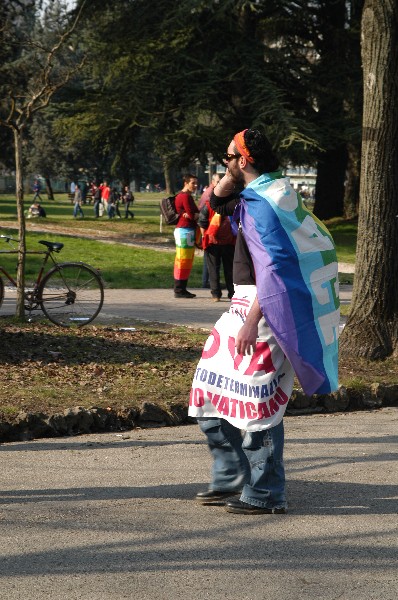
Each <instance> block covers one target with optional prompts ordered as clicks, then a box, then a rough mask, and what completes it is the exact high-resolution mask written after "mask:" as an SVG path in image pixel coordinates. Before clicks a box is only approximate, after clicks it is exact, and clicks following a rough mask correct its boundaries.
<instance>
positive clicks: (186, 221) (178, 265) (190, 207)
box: [174, 173, 199, 298]
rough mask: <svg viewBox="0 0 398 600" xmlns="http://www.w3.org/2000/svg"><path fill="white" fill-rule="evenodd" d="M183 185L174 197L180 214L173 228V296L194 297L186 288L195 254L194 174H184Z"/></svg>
mask: <svg viewBox="0 0 398 600" xmlns="http://www.w3.org/2000/svg"><path fill="white" fill-rule="evenodd" d="M183 181H184V186H183V188H182V190H181V192H180V193H179V194H177V195H176V197H175V208H176V212H177V213H178V214H179V215H180V216H179V218H178V221H177V223H176V227H175V230H174V239H175V243H176V257H175V261H174V298H195V297H196V294H192V293H191V292H189V291H188V290H187V284H188V278H189V275H190V273H191V270H192V265H193V259H194V256H195V238H196V230H197V225H196V221H197V219H198V216H199V209H198V207H197V206H196V204H195V201H194V199H193V196H192V194H193V193H195V192H196V189H197V187H198V178H197V177H196V176H195V175H191V174H189V173H188V174H187V175H185V176H184V179H183Z"/></svg>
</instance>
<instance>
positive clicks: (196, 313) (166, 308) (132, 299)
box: [0, 285, 352, 329]
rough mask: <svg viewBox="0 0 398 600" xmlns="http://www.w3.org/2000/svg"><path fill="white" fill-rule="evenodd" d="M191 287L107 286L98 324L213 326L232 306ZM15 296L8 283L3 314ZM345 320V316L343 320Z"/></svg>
mask: <svg viewBox="0 0 398 600" xmlns="http://www.w3.org/2000/svg"><path fill="white" fill-rule="evenodd" d="M189 289H190V291H192V292H194V293H195V294H197V296H196V298H192V299H189V300H187V299H175V298H174V293H173V290H172V289H169V290H167V289H149V290H137V289H130V290H114V289H106V290H105V299H104V305H103V307H102V310H101V312H100V314H99V315H98V317H97V318H96V320H95V321H94V324H102V325H104V324H105V325H119V326H122V327H132V326H134V325H135V324H136V322H137V320H139V321H157V322H161V323H171V324H174V325H189V326H191V327H203V328H206V329H211V328H212V327H213V325H214V323H215V322H216V321H217V319H218V318H219V317H220V316H221V315H222V313H223V312H225V311H226V310H228V308H229V301H228V299H227V298H226V297H225V298H222V299H221V301H220V302H213V300H212V298H211V295H210V290H207V289H201V288H199V289H192V288H189ZM351 293H352V286H349V285H342V286H340V298H341V302H342V303H349V302H350V298H351ZM15 298H16V294H15V289H14V288H10V287H7V288H6V291H5V298H4V302H3V306H2V307H1V309H0V317H1V316H2V315H4V316H5V315H13V314H15ZM34 314H35V315H36V318H39V319H42V318H43V313H42V312H41V311H40V310H38V311H37V312H36V313H34ZM344 321H345V319H344V317H342V319H341V323H342V324H343V323H344Z"/></svg>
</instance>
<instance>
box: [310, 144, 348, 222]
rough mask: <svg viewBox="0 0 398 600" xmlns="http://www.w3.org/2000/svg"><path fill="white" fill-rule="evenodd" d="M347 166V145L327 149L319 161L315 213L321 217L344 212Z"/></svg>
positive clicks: (337, 215)
mask: <svg viewBox="0 0 398 600" xmlns="http://www.w3.org/2000/svg"><path fill="white" fill-rule="evenodd" d="M346 168H347V150H346V146H345V145H341V146H339V147H337V148H331V149H329V150H327V151H326V152H325V153H324V154H323V155H322V159H321V160H319V161H318V164H317V176H316V186H315V205H314V214H315V215H316V216H317V217H318V218H319V219H331V218H332V217H341V216H342V215H343V214H344V181H345V174H346Z"/></svg>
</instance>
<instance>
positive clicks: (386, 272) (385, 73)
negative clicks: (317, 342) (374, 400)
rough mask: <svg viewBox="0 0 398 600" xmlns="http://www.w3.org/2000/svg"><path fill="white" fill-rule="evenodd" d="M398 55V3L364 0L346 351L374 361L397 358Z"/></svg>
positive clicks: (344, 348) (344, 337) (342, 342)
mask: <svg viewBox="0 0 398 600" xmlns="http://www.w3.org/2000/svg"><path fill="white" fill-rule="evenodd" d="M397 47H398V5H397V3H396V0H366V2H365V6H364V10H363V15H362V63H363V78H364V111H363V138H362V159H361V184H360V204H359V221H358V244H357V255H356V268H355V272H356V275H355V282H354V290H353V299H352V307H351V312H350V316H349V319H348V322H347V325H346V327H345V329H344V332H343V335H342V338H341V348H342V351H343V352H345V351H349V352H350V353H355V354H356V355H357V356H363V357H365V358H369V359H371V360H376V359H379V358H384V357H386V356H388V355H390V354H392V353H393V352H395V353H396V352H397V351H398V218H397V215H398V111H397V110H396V99H397V82H398V57H397V52H396V49H397Z"/></svg>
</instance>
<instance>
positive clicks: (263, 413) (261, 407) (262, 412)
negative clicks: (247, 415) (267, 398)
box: [257, 402, 271, 419]
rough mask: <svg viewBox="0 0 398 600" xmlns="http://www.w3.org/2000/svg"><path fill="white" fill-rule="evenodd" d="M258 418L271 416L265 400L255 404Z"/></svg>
mask: <svg viewBox="0 0 398 600" xmlns="http://www.w3.org/2000/svg"><path fill="white" fill-rule="evenodd" d="M257 413H258V416H257V418H258V419H269V418H270V417H271V415H270V412H269V410H268V406H267V403H266V402H259V403H258V406H257Z"/></svg>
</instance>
